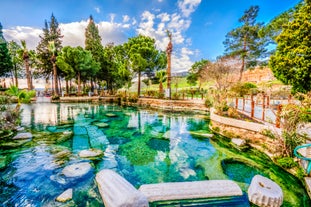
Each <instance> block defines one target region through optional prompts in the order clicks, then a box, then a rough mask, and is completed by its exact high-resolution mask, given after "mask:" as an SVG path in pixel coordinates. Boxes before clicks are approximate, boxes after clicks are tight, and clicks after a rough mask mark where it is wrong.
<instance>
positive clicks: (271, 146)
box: [210, 109, 281, 156]
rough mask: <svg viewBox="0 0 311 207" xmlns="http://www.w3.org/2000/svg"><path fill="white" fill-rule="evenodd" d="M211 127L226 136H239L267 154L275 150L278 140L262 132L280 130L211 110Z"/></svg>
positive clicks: (270, 154) (276, 132)
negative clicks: (220, 114)
mask: <svg viewBox="0 0 311 207" xmlns="http://www.w3.org/2000/svg"><path fill="white" fill-rule="evenodd" d="M210 119H211V127H210V128H211V129H212V130H214V131H215V132H217V133H219V134H222V135H224V136H226V137H228V138H241V139H245V140H247V141H248V142H249V144H250V145H252V146H253V147H256V148H257V149H259V150H261V151H264V152H265V153H266V154H268V155H269V156H272V154H274V153H276V152H277V150H278V149H277V148H278V142H277V140H273V139H271V138H269V137H267V136H265V135H264V134H263V133H262V132H263V131H264V130H270V131H271V132H272V133H274V134H280V133H281V130H280V129H278V128H276V127H273V126H272V125H271V126H268V125H264V124H258V123H253V122H248V121H243V120H237V119H233V118H228V117H223V116H219V115H217V114H215V113H214V110H213V109H212V110H211V113H210Z"/></svg>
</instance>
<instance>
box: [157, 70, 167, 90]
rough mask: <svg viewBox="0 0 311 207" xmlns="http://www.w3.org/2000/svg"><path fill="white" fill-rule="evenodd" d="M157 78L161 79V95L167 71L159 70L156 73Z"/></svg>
mask: <svg viewBox="0 0 311 207" xmlns="http://www.w3.org/2000/svg"><path fill="white" fill-rule="evenodd" d="M156 77H157V78H158V79H159V83H160V84H159V93H160V94H162V93H163V82H164V81H165V80H166V71H165V70H159V71H157V72H156Z"/></svg>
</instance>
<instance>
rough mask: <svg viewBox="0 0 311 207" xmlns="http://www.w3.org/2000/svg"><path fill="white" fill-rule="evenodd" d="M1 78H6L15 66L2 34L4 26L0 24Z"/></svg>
mask: <svg viewBox="0 0 311 207" xmlns="http://www.w3.org/2000/svg"><path fill="white" fill-rule="evenodd" d="M0 60H1V61H0V77H1V76H6V75H8V73H9V72H10V71H11V70H12V68H13V64H12V59H11V57H10V54H9V50H8V47H7V43H6V41H5V39H4V37H3V34H2V25H1V23H0Z"/></svg>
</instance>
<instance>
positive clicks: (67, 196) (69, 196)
mask: <svg viewBox="0 0 311 207" xmlns="http://www.w3.org/2000/svg"><path fill="white" fill-rule="evenodd" d="M71 199H72V188H69V189H67V190H66V191H64V192H63V193H62V194H60V195H59V196H58V197H57V198H56V201H58V202H63V203H64V202H66V201H69V200H71Z"/></svg>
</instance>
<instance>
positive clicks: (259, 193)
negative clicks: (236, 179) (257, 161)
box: [248, 175, 283, 207]
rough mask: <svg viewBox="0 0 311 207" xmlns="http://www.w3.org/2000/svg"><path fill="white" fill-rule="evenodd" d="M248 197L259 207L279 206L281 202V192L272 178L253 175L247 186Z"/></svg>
mask: <svg viewBox="0 0 311 207" xmlns="http://www.w3.org/2000/svg"><path fill="white" fill-rule="evenodd" d="M248 199H249V201H250V202H252V203H254V204H256V205H257V206H260V207H279V206H281V205H282V203H283V192H282V189H281V188H280V186H279V185H278V184H276V183H275V182H273V181H272V180H270V179H268V178H266V177H263V176H261V175H255V176H254V177H253V179H252V182H251V184H250V186H249V188H248Z"/></svg>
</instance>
